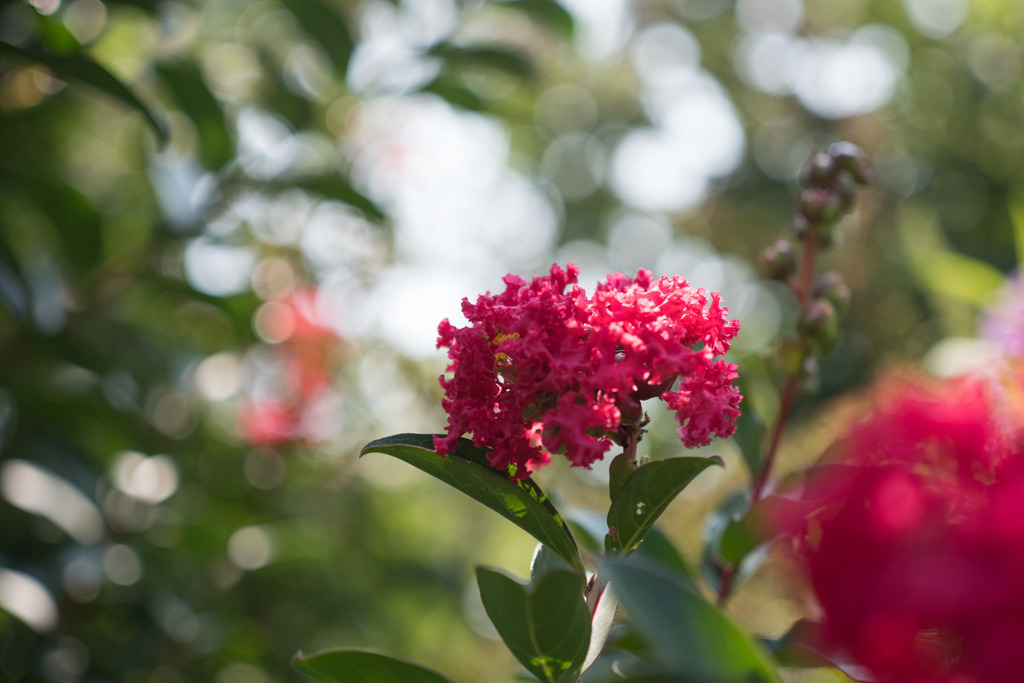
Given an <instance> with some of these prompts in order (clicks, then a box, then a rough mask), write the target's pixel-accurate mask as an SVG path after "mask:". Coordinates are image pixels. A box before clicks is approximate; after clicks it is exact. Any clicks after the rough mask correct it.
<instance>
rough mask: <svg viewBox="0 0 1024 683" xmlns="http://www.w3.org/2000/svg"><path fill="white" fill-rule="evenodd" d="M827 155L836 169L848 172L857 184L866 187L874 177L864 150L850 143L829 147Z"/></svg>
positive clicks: (837, 143) (840, 143) (835, 144)
mask: <svg viewBox="0 0 1024 683" xmlns="http://www.w3.org/2000/svg"><path fill="white" fill-rule="evenodd" d="M828 154H829V156H830V157H831V158H832V159H833V160H834V162H835V165H836V168H839V169H841V170H844V171H848V172H849V173H850V175H851V176H852V177H853V179H854V180H855V181H856V182H857V183H859V184H861V185H866V184H868V183H869V182H871V180H872V178H873V177H874V172H873V171H872V170H871V164H869V163H868V157H867V155H866V154H864V150H862V149H861V148H860V147H858V146H857V145H855V144H853V143H852V142H836V143H834V144H832V145H830V146H829V148H828Z"/></svg>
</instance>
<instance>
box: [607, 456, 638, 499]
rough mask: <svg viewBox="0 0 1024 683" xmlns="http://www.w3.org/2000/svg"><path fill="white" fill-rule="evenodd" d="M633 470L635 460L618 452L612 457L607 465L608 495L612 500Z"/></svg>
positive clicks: (634, 469) (634, 468)
mask: <svg viewBox="0 0 1024 683" xmlns="http://www.w3.org/2000/svg"><path fill="white" fill-rule="evenodd" d="M634 472H636V460H634V459H633V458H630V457H629V456H628V455H626V454H625V453H619V454H618V455H616V456H615V457H614V458H613V459H612V461H611V464H609V465H608V495H609V496H610V497H611V499H612V500H615V496H616V495H617V494H618V492H619V491H621V490H622V486H623V485H624V484H625V483H626V480H627V479H629V478H630V477H631V476H632V475H633V473H634Z"/></svg>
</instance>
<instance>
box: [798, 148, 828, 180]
mask: <svg viewBox="0 0 1024 683" xmlns="http://www.w3.org/2000/svg"><path fill="white" fill-rule="evenodd" d="M836 170H837V167H836V161H835V159H833V158H832V155H831V154H828V153H826V152H815V153H813V154H811V157H810V158H809V159H808V160H807V163H806V164H804V167H803V170H802V171H801V172H800V184H801V185H803V186H804V187H828V186H829V185H831V184H832V180H833V178H835V174H836Z"/></svg>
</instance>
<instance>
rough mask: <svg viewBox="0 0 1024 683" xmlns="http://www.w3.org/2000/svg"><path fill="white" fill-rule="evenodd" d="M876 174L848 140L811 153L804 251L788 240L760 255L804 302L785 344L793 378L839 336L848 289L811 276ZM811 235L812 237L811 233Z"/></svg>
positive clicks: (833, 279)
mask: <svg viewBox="0 0 1024 683" xmlns="http://www.w3.org/2000/svg"><path fill="white" fill-rule="evenodd" d="M871 177H872V173H871V169H870V167H869V165H868V162H867V158H866V157H865V155H864V152H862V151H861V149H860V148H859V147H857V146H856V145H854V144H851V143H849V142H837V143H835V144H833V145H831V146H830V147H829V148H828V150H827V151H825V152H816V153H814V154H812V155H811V157H810V159H808V161H807V163H806V164H805V166H804V169H803V171H802V173H801V174H800V186H801V187H800V190H799V192H798V193H797V196H796V206H795V214H796V215H795V222H794V228H795V232H796V236H797V237H798V238H799V239H800V240H802V241H803V242H804V245H803V247H802V249H803V252H804V253H803V254H802V255H800V254H798V250H797V248H796V247H795V246H794V245H793V243H791V242H789V241H787V240H778V241H776V242H775V243H774V244H772V245H771V246H769V247H768V248H766V249H765V250H764V251H763V252H761V255H760V258H759V265H760V267H761V272H762V273H763V274H764V276H765V277H767V278H770V279H773V280H777V281H779V282H784V283H786V284H788V285H789V286H790V287H791V288H792V289H793V291H794V293H795V294H796V295H797V299H798V300H799V302H800V317H799V319H798V322H797V334H798V337H797V338H796V339H794V340H791V341H789V342H786V343H785V344H784V345H783V353H782V365H783V369H784V370H785V372H786V374H788V375H790V376H791V377H806V376H809V375H813V368H808V365H812V366H813V365H814V364H815V363H816V361H815V360H814V358H815V357H817V356H822V355H825V354H827V353H829V352H830V351H831V350H832V349H833V348H835V345H836V343H837V341H838V340H839V331H840V328H841V323H842V318H843V316H845V315H846V313H847V311H848V310H849V306H850V288H849V286H848V285H847V284H846V282H845V281H844V280H843V277H842V276H841V275H840V274H839V273H837V272H835V271H829V272H826V273H823V274H821V275H820V276H818V277H817V278H816V279H815V278H814V274H813V270H814V269H813V264H814V255H815V252H816V251H817V249H819V248H822V247H827V246H830V245H831V244H832V230H833V227H834V225H835V223H836V221H838V219H839V218H841V217H842V216H843V214H845V213H847V212H848V211H850V209H851V208H852V207H853V202H854V199H855V196H854V189H855V187H856V186H857V185H864V184H866V183H867V182H868V181H869V180H870V179H871ZM812 236H813V237H812Z"/></svg>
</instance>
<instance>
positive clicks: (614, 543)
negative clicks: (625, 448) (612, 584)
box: [607, 458, 722, 553]
mask: <svg viewBox="0 0 1024 683" xmlns="http://www.w3.org/2000/svg"><path fill="white" fill-rule="evenodd" d="M721 464H722V462H721V460H719V459H713V458H668V459H666V460H654V461H652V462H649V463H647V464H646V465H643V466H642V467H639V468H637V470H636V472H634V473H633V474H632V475H630V477H629V478H628V479H626V481H625V483H624V484H623V485H622V488H621V489H620V490H619V492H618V494H616V496H615V499H614V500H612V505H611V507H610V508H609V510H608V528H609V537H608V541H607V544H608V549H609V550H611V551H614V552H625V553H630V552H632V551H633V550H634V549H635V548H636V546H637V544H639V543H640V541H642V540H643V538H644V535H645V534H646V533H647V532H648V530H650V528H651V527H652V526H654V522H655V521H656V520H657V519H658V517H660V516H661V513H663V512H664V511H665V509H666V508H667V507H668V505H669V503H671V502H672V501H673V500H674V499H675V497H676V496H677V495H679V493H680V492H681V491H682V490H683V489H684V488H686V487H687V485H689V483H690V482H691V481H693V480H694V478H695V477H696V476H697V475H698V474H700V473H701V472H703V471H704V470H706V469H707V468H708V467H710V466H711V465H719V466H720V465H721ZM612 529H614V530H615V533H614V535H613V534H612V533H611V530H612Z"/></svg>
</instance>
